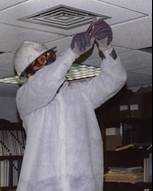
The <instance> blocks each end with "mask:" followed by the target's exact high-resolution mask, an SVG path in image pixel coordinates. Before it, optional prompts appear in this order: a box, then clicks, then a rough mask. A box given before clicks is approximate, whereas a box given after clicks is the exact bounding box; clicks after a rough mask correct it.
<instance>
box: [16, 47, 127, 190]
mask: <svg viewBox="0 0 153 191" xmlns="http://www.w3.org/2000/svg"><path fill="white" fill-rule="evenodd" d="M75 59H76V55H75V53H74V52H73V51H72V50H71V49H69V50H67V51H66V52H65V53H64V54H63V56H61V57H59V58H58V59H57V61H55V62H54V63H53V64H51V65H49V66H45V67H44V68H43V69H41V70H40V71H38V72H37V73H36V74H35V75H34V76H33V77H32V79H30V80H28V81H27V82H26V83H25V84H24V85H23V86H22V87H21V88H20V89H19V90H18V93H17V106H18V110H19V112H20V115H21V118H22V120H23V124H24V128H25V129H26V133H27V142H26V149H25V155H24V159H23V165H22V170H21V175H20V180H19V184H18V189H17V191H102V188H103V146H102V145H103V144H102V138H101V133H100V129H99V127H98V122H97V119H96V115H95V111H94V109H96V108H97V107H98V106H100V105H101V104H103V103H104V102H105V101H107V100H108V99H109V98H111V97H112V96H114V95H115V94H116V93H117V92H118V91H119V90H120V89H121V88H122V87H123V85H124V84H125V82H126V78H127V76H126V72H125V70H124V68H123V67H122V65H121V63H120V61H119V59H117V60H113V59H112V57H111V56H109V54H107V53H106V59H105V60H104V61H103V62H102V73H101V76H99V77H95V78H93V79H90V80H88V81H85V82H81V83H80V82H76V83H75V82H73V83H72V84H69V82H64V81H65V75H66V73H67V72H68V70H69V69H70V67H71V65H72V63H73V62H74V61H75ZM63 82H64V84H63ZM62 84H63V86H61V85H62ZM59 88H60V90H59Z"/></svg>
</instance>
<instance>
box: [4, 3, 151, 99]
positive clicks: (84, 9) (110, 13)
mask: <svg viewBox="0 0 153 191" xmlns="http://www.w3.org/2000/svg"><path fill="white" fill-rule="evenodd" d="M59 6H60V7H61V6H62V7H68V8H73V9H72V10H71V11H69V10H67V12H66V16H64V17H63V15H62V16H61V14H62V13H63V12H62V11H63V9H62V10H61V9H60V13H59V14H58V15H56V17H55V12H56V11H55V10H56V9H57V8H58V7H59ZM78 9H79V10H80V14H79V15H77V14H76V13H75V11H76V12H78ZM44 11H51V13H50V15H49V16H48V15H46V14H44ZM40 14H41V15H42V16H41V17H40V16H39V15H40ZM36 15H37V16H39V18H37V19H32V20H31V17H33V16H36ZM92 15H97V17H102V16H107V17H109V18H108V19H107V21H108V23H109V24H111V26H112V28H113V32H114V41H113V45H114V46H115V47H116V49H117V51H118V53H119V55H120V57H121V60H122V62H123V65H124V66H125V68H126V69H127V72H128V86H129V87H135V86H141V85H150V84H152V54H150V53H147V52H143V51H139V49H143V48H147V47H152V0H147V1H146V0H60V3H59V0H11V1H10V0H0V52H3V54H0V78H4V77H10V76H13V75H14V69H13V57H14V53H15V51H16V50H17V48H18V47H19V45H20V44H21V43H22V42H23V41H24V40H29V41H36V42H41V43H44V44H46V46H48V47H53V46H57V48H58V53H61V52H63V51H64V50H66V49H67V48H68V47H69V46H70V42H71V39H72V35H73V34H75V33H77V32H80V31H84V30H85V29H86V28H87V26H88V22H89V21H90V19H91V16H92ZM29 18H30V19H29ZM45 19H46V20H45ZM38 20H39V22H38ZM40 20H41V22H40ZM42 21H43V22H44V23H42ZM79 21H80V23H81V21H82V24H83V25H79V24H77V25H75V23H78V22H79ZM85 21H86V22H85ZM48 22H50V24H48ZM53 22H56V24H58V25H59V24H60V27H59V26H58V27H57V25H54V24H53ZM84 22H85V23H84ZM64 24H65V25H64ZM70 24H71V27H67V26H69V25H70ZM61 25H62V26H63V25H64V27H61ZM65 26H66V27H67V28H65ZM93 60H94V59H92V61H93ZM95 60H96V59H95ZM89 62H90V60H89ZM16 89H17V87H16V86H14V87H13V85H9V86H8V85H7V86H5V85H2V84H1V85H0V96H8V95H11V96H15V92H16Z"/></svg>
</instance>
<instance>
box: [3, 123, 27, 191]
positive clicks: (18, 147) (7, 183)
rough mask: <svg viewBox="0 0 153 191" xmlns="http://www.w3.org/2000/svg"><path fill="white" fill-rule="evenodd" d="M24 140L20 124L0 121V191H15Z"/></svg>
mask: <svg viewBox="0 0 153 191" xmlns="http://www.w3.org/2000/svg"><path fill="white" fill-rule="evenodd" d="M25 139H26V137H25V132H24V130H23V128H22V126H21V125H20V124H18V123H11V122H9V121H6V120H3V119H0V191H15V190H16V187H17V184H18V180H19V175H20V170H21V165H22V160H23V153H24V147H25Z"/></svg>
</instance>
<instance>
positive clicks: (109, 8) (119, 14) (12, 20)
mask: <svg viewBox="0 0 153 191" xmlns="http://www.w3.org/2000/svg"><path fill="white" fill-rule="evenodd" d="M60 4H63V5H66V6H69V7H74V8H77V9H80V10H86V11H89V12H92V13H96V14H102V15H106V16H109V17H111V19H110V20H108V22H109V23H110V24H117V23H123V22H127V21H129V20H131V19H136V18H140V17H144V14H142V13H138V12H135V11H131V10H128V9H125V8H121V7H118V6H114V5H109V4H108V3H103V2H100V1H97V0H96V1H93V0H88V1H82V0H77V1H76V0H60ZM58 5H59V0H52V1H50V0H43V1H40V2H39V3H37V1H35V0H30V1H27V2H25V3H22V4H19V5H18V6H15V7H14V8H11V9H8V10H6V11H4V12H0V22H3V23H8V24H12V25H18V26H22V27H25V28H33V29H35V30H42V31H48V32H51V33H62V34H65V35H71V34H73V33H75V32H78V31H79V32H80V30H81V29H82V30H84V29H85V28H86V26H84V27H78V28H74V29H71V30H69V31H65V30H60V29H57V28H54V27H49V26H44V25H39V24H33V23H29V22H23V21H20V20H19V19H21V18H23V17H27V16H31V15H33V14H37V13H39V12H41V11H45V10H48V9H49V8H53V7H55V6H58Z"/></svg>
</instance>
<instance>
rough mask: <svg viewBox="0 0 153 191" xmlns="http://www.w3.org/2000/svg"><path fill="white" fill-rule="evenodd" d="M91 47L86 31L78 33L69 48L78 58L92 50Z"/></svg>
mask: <svg viewBox="0 0 153 191" xmlns="http://www.w3.org/2000/svg"><path fill="white" fill-rule="evenodd" d="M92 45H93V43H92V41H91V37H90V35H89V33H88V31H86V32H82V33H78V34H76V35H75V36H74V37H73V39H72V43H71V48H72V50H73V51H74V52H75V53H76V54H78V56H80V55H81V54H83V53H84V52H86V51H88V50H89V49H90V48H92Z"/></svg>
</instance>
